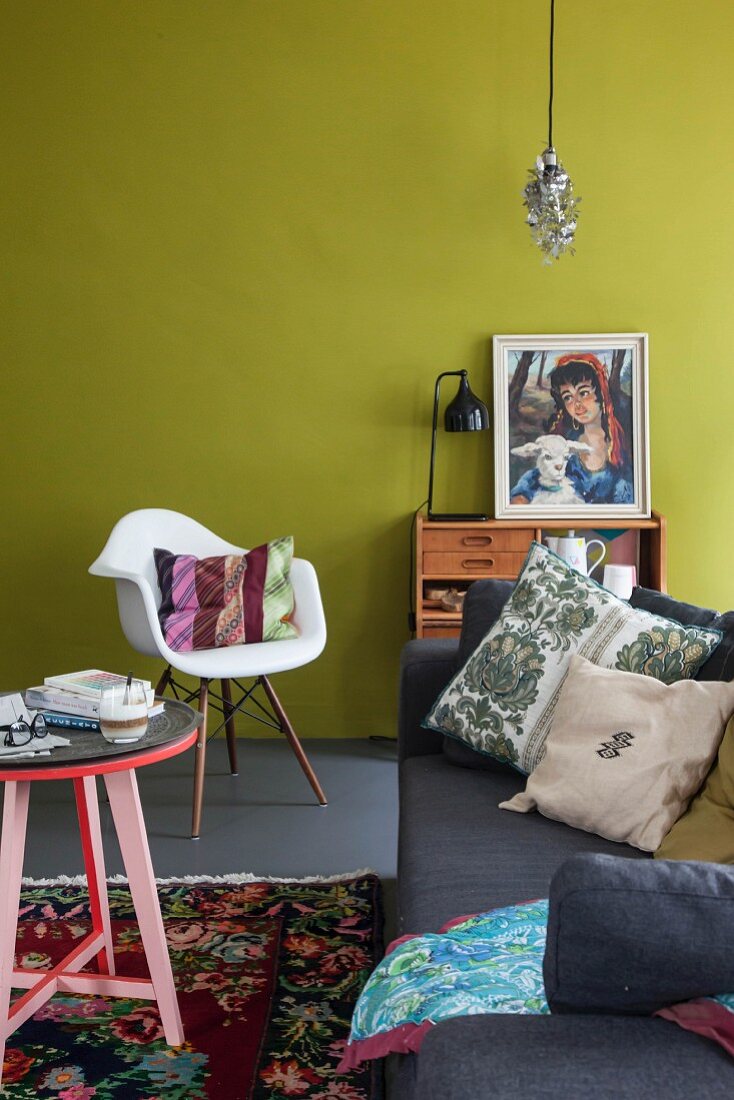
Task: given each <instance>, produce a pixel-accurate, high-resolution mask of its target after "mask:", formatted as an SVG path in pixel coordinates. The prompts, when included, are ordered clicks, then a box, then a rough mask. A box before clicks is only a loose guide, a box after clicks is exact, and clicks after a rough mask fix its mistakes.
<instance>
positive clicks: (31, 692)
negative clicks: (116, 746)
mask: <svg viewBox="0 0 734 1100" xmlns="http://www.w3.org/2000/svg"><path fill="white" fill-rule="evenodd" d="M136 679H137V677H136ZM126 680H127V677H126V676H118V675H117V674H116V673H114V672H102V671H101V670H100V669H98V668H88V669H85V670H84V671H83V672H70V673H67V674H66V675H65V676H47V677H46V678H45V679H44V681H43V683H42V684H40V685H39V686H38V687H31V688H28V690H27V691H26V692H25V693H24V699H25V705H26V706H27V707H28V709H29V710H40V711H41V712H42V713H43V716H44V718H45V719H46V724H47V725H48V726H55V727H58V728H60V729H72V730H98V729H99V701H100V698H101V695H102V689H103V688H106V687H112V686H114V685H115V684H124V683H125V681H126ZM141 683H142V685H143V687H144V688H145V695H146V699H147V702H148V717H149V718H154V717H155V716H156V714H162V713H163V708H164V706H165V704H164V703H162V702H156V699H155V693H154V691H153V687H152V685H151V683H150V681H149V680H141Z"/></svg>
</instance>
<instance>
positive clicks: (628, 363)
mask: <svg viewBox="0 0 734 1100" xmlns="http://www.w3.org/2000/svg"><path fill="white" fill-rule="evenodd" d="M584 366H586V367H587V368H588V370H587V371H586V373H585V372H584ZM493 374H494V460H495V461H494V467H495V516H496V518H497V519H525V518H527V519H529V520H530V519H532V520H534V521H548V522H551V521H552V522H554V523H558V522H561V523H562V522H563V521H565V520H568V521H571V520H577V521H580V520H584V521H588V520H596V519H599V520H622V521H625V520H632V519H648V518H649V517H650V513H651V504H650V449H649V411H648V335H647V333H644V332H643V333H640V332H637V333H593V334H580V335H579V334H574V335H569V334H558V335H555V334H554V335H548V334H546V335H533V336H527V335H526V336H523V335H515V336H507V335H501V336H495V337H494V338H493ZM552 376H553V377H552ZM541 436H543V437H549V436H550V437H557V438H558V443H556V441H555V439H552V440H551V441H550V442H548V440H547V439H546V443H547V446H546V448H545V449H544V448H543V447H541V445H540V444H539V443H538V439H539V438H540V437H541ZM562 439H565V440H566V442H567V445H568V446H567V447H566V448H565V449H564V448H563V447H562V446H561V445H560V440H562ZM518 451H520V452H521V453H518ZM563 462H565V469H564V471H563V473H562V474H561V479H560V481H557V480H556V479H558V476H559V463H563Z"/></svg>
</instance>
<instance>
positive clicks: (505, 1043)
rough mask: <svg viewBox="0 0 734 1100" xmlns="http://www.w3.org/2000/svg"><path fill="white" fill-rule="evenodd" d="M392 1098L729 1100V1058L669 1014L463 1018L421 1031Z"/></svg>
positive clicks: (732, 1076)
mask: <svg viewBox="0 0 734 1100" xmlns="http://www.w3.org/2000/svg"><path fill="white" fill-rule="evenodd" d="M403 1061H405V1062H410V1061H415V1062H416V1063H417V1081H416V1083H415V1087H414V1089H413V1090H412V1091H406V1092H399V1093H395V1094H394V1096H395V1100H518V1098H520V1097H527V1098H529V1100H530V1098H532V1100H592V1098H593V1100H692V1097H701V1098H705V1100H731V1097H732V1096H734V1059H732V1058H730V1057H729V1055H728V1054H726V1053H725V1052H724V1051H723V1050H721V1049H720V1048H719V1047H717V1046H714V1044H713V1043H711V1042H709V1041H708V1040H707V1039H704V1038H702V1037H701V1036H700V1035H690V1034H686V1033H685V1032H682V1031H680V1029H678V1028H675V1027H672V1026H671V1025H670V1024H669V1023H668V1022H667V1021H665V1020H658V1019H650V1018H649V1017H640V1016H636V1017H632V1016H627V1017H625V1016H467V1017H463V1018H461V1019H457V1020H445V1021H444V1022H443V1023H441V1024H439V1025H438V1026H437V1027H434V1028H432V1029H431V1031H430V1032H429V1033H428V1035H426V1038H425V1042H424V1043H423V1046H422V1048H421V1052H420V1055H419V1056H418V1057H417V1058H416V1057H415V1055H412V1056H410V1058H405V1059H403Z"/></svg>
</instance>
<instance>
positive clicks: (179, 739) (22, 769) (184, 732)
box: [0, 699, 202, 781]
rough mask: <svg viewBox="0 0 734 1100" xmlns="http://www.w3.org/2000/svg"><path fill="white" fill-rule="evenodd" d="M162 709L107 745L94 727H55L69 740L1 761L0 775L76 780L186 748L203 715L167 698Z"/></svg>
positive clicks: (4, 777) (148, 761)
mask: <svg viewBox="0 0 734 1100" xmlns="http://www.w3.org/2000/svg"><path fill="white" fill-rule="evenodd" d="M164 701H165V710H164V711H163V714H158V715H156V716H155V718H151V719H150V720H149V722H148V729H147V730H146V732H145V733H144V734H143V736H142V737H141V738H140V740H139V741H135V742H133V743H129V744H120V743H118V744H112V743H110V742H109V741H105V739H104V737H103V736H102V734H101V733H99V732H97V731H95V730H70V729H58V730H56V729H54V730H52V731H51V732H52V733H57V734H60V735H61V736H62V737H68V738H69V740H70V742H71V744H69V745H63V746H59V747H57V748H55V749H52V751H51V754H50V756H38V757H37V758H36V759H33V758H31V757H25V758H24V759H20V760H0V781H1V780H5V781H7V780H21V779H23V780H26V779H75V778H78V777H80V776H84V775H95V774H102V773H104V772H112V771H124V770H125V769H127V768H139V767H142V766H144V765H145V764H154V763H155V762H156V761H158V760H165V759H167V758H168V757H169V756H176V755H177V754H178V753H180V752H184V751H185V750H186V749H188V748H190V746H191V745H193V743H194V741H195V740H196V732H197V729H198V726H199V724H200V722H201V719H202V716H201V715H200V714H199V713H198V712H197V711H195V710H194V709H193V708H192V707H190V706H188V705H187V704H186V703H182V702H181V701H180V700H178V699H166V700H164Z"/></svg>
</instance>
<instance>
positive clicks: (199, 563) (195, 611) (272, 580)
mask: <svg viewBox="0 0 734 1100" xmlns="http://www.w3.org/2000/svg"><path fill="white" fill-rule="evenodd" d="M153 553H154V556H155V565H156V570H157V572H158V585H159V587H160V590H161V596H162V601H161V606H160V609H159V611H158V618H159V619H160V624H161V629H162V631H163V636H164V638H165V639H166V644H167V645H168V646H169V647H170V648H171V649H173V650H177V651H181V650H192V649H214V648H215V647H217V646H228V645H245V644H246V643H248V642H272V641H276V640H278V639H283V638H295V637H296V636H297V634H298V631H297V630H296V628H295V627H294V626H293V625H292V624H291V623H289V622H287V621H286V620H287V618H288V616H289V615H291V614H292V612H293V588H292V587H291V583H290V579H289V574H290V567H291V561H292V558H293V538H292V537H291V536H290V535H287V536H285V537H284V538H279V539H274V540H273V542H268V543H266V544H264V545H263V546H257V547H256V548H255V549H254V550H248V551H247V552H246V553H244V554H227V555H226V556H224V557H212V558H196V557H194V555H193V554H173V553H171V551H170V550H160V549H156V550H154V551H153Z"/></svg>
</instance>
